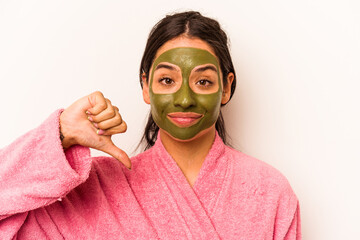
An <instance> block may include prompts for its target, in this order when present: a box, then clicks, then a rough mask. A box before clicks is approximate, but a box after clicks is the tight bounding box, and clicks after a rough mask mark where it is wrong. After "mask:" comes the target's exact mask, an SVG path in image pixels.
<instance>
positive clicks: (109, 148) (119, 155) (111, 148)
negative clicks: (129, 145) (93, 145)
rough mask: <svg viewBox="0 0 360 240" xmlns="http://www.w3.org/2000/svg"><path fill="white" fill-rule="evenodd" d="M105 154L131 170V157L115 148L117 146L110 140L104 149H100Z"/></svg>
mask: <svg viewBox="0 0 360 240" xmlns="http://www.w3.org/2000/svg"><path fill="white" fill-rule="evenodd" d="M99 150H101V151H103V152H105V153H108V154H110V155H111V156H113V157H114V158H116V159H117V160H119V161H120V162H121V163H122V164H124V165H125V167H127V168H128V169H131V161H130V158H129V156H128V155H127V154H126V153H125V152H124V151H123V150H121V149H120V148H118V147H117V146H115V144H114V143H113V142H112V141H111V140H110V141H109V143H107V144H105V145H104V146H103V147H102V149H99Z"/></svg>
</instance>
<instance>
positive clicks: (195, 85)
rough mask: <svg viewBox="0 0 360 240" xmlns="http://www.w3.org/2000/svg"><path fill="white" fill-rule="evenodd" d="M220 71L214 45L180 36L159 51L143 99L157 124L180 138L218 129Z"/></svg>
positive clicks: (188, 138) (221, 98)
mask: <svg viewBox="0 0 360 240" xmlns="http://www.w3.org/2000/svg"><path fill="white" fill-rule="evenodd" d="M221 76H222V74H221V70H220V65H219V62H218V59H217V57H216V56H215V54H214V52H213V50H212V48H211V47H210V46H209V45H208V44H207V43H206V42H204V41H202V40H200V39H197V38H192V39H190V38H186V37H178V38H175V39H173V40H170V41H168V42H167V43H165V44H164V45H163V46H162V47H161V48H160V49H159V50H158V52H157V54H156V56H155V60H154V62H153V64H152V67H151V69H150V75H149V82H148V84H144V100H145V102H147V103H150V105H151V114H152V117H153V119H154V121H155V123H156V124H157V125H158V126H159V128H160V129H161V130H162V131H165V132H166V133H168V134H169V135H171V136H172V137H173V138H175V139H178V140H191V139H193V138H194V137H196V136H198V135H200V134H201V133H204V132H206V131H209V130H211V129H215V123H216V120H217V118H218V116H219V112H220V106H221V103H222V101H223V94H222V93H223V86H222V79H221Z"/></svg>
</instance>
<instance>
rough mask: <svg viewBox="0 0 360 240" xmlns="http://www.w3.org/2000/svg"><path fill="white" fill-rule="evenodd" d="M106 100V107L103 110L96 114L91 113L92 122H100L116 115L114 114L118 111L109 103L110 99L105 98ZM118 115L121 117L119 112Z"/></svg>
mask: <svg viewBox="0 0 360 240" xmlns="http://www.w3.org/2000/svg"><path fill="white" fill-rule="evenodd" d="M106 102H107V108H106V109H105V110H103V111H102V112H100V113H99V114H97V115H91V118H92V120H93V121H94V122H96V123H100V122H102V121H106V120H109V119H112V118H114V117H115V116H116V114H118V111H117V110H116V109H115V108H114V106H112V105H111V102H110V100H108V99H106ZM118 117H120V119H121V116H120V114H119V116H118Z"/></svg>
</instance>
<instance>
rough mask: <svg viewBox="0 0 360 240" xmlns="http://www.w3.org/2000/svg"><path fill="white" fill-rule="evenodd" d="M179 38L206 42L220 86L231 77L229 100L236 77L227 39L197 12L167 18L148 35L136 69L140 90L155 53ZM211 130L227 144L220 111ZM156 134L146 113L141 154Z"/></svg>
mask: <svg viewBox="0 0 360 240" xmlns="http://www.w3.org/2000/svg"><path fill="white" fill-rule="evenodd" d="M180 35H185V36H187V37H189V38H192V37H194V38H199V39H201V40H203V41H205V42H207V43H208V44H209V45H210V46H211V47H212V48H213V50H214V52H215V54H216V56H217V57H218V59H219V61H220V68H221V71H222V74H223V85H224V86H226V84H227V81H226V79H227V76H228V74H229V73H233V74H234V81H233V82H232V84H231V95H230V99H231V97H232V96H233V94H234V91H235V87H236V75H235V69H234V66H233V63H232V60H231V56H230V52H229V48H228V38H227V36H226V33H225V32H224V31H223V30H222V29H221V27H220V24H219V23H218V22H217V21H216V20H214V19H211V18H208V17H204V16H203V15H201V14H200V13H199V12H194V11H188V12H181V13H176V14H173V15H167V16H166V17H165V18H163V19H161V20H160V21H159V22H158V23H157V24H156V25H155V26H154V27H153V29H152V30H151V32H150V34H149V38H148V41H147V44H146V47H145V51H144V55H143V57H142V60H141V65H140V75H139V77H140V84H141V87H143V83H142V75H143V74H145V75H146V81H149V72H150V68H151V65H152V63H153V61H154V58H155V55H156V52H157V51H158V49H159V48H160V47H161V46H162V45H163V44H165V43H166V42H167V41H169V40H171V39H173V38H176V37H179V36H180ZM222 105H225V104H222ZM215 128H216V130H217V132H218V134H219V136H220V137H221V138H222V140H223V142H224V143H225V144H228V143H227V138H226V135H227V134H226V130H225V123H224V119H223V116H222V114H221V111H220V114H219V117H218V119H217V121H216V123H215ZM158 131H159V127H158V126H157V125H156V123H155V122H154V120H153V118H152V116H151V113H149V117H148V122H147V124H146V127H145V131H144V135H143V137H142V139H141V141H146V144H147V145H146V147H145V150H146V149H148V148H150V147H151V146H153V145H154V144H155V141H156V137H157V133H158Z"/></svg>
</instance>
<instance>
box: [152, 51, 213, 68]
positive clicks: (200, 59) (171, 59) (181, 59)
mask: <svg viewBox="0 0 360 240" xmlns="http://www.w3.org/2000/svg"><path fill="white" fill-rule="evenodd" d="M165 62H166V63H171V64H174V65H176V66H179V67H180V68H191V69H193V68H194V67H196V66H199V65H204V64H211V65H214V66H215V67H216V68H218V67H219V64H218V60H217V58H216V57H215V56H214V55H213V54H211V53H210V52H208V51H206V50H204V49H199V48H189V47H179V48H172V49H169V50H168V51H165V52H163V53H162V54H161V55H160V56H159V57H158V58H156V59H155V61H154V64H153V66H154V68H156V67H157V66H158V65H159V64H160V63H165Z"/></svg>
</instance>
